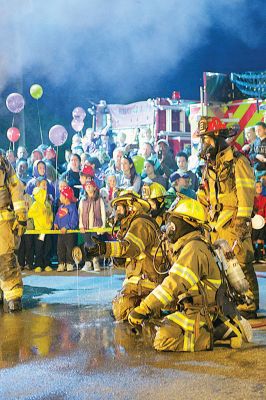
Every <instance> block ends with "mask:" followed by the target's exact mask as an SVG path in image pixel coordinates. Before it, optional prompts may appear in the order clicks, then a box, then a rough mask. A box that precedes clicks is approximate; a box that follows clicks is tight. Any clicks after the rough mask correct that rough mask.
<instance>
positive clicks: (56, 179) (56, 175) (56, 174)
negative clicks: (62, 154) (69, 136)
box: [54, 146, 59, 208]
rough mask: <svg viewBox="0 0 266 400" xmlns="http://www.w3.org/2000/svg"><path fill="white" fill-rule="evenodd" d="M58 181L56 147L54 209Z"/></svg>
mask: <svg viewBox="0 0 266 400" xmlns="http://www.w3.org/2000/svg"><path fill="white" fill-rule="evenodd" d="M57 181H58V146H56V157H55V191H54V197H55V199H54V206H55V208H56V196H57V185H59V182H57Z"/></svg>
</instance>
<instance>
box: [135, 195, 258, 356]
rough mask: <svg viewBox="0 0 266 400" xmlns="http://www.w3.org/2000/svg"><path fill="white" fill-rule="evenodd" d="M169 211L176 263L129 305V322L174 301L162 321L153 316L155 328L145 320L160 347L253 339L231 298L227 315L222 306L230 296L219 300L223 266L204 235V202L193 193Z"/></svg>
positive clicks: (171, 348)
mask: <svg viewBox="0 0 266 400" xmlns="http://www.w3.org/2000/svg"><path fill="white" fill-rule="evenodd" d="M168 215H169V217H168V220H167V224H166V237H167V240H168V241H169V242H170V243H172V248H173V264H172V267H171V269H170V270H169V275H168V276H167V277H166V278H165V279H164V281H163V282H162V283H161V284H160V285H159V286H157V287H156V288H155V289H154V290H153V291H152V292H151V293H150V294H149V295H148V296H147V297H146V298H145V299H144V300H142V302H141V303H140V305H139V306H138V307H136V308H135V309H134V310H133V311H131V313H130V314H129V317H128V320H129V322H130V323H131V324H132V325H142V323H143V322H144V321H145V320H148V319H149V318H150V317H153V316H154V315H158V311H159V310H164V309H165V308H166V307H168V306H169V305H170V304H172V307H173V306H175V308H176V310H178V311H175V312H172V313H171V314H169V315H168V316H166V317H165V318H164V319H163V320H162V322H160V321H156V320H155V329H152V327H153V326H154V325H153V324H146V328H148V327H150V330H151V331H154V332H153V335H151V337H152V340H153V346H154V348H155V349H156V350H160V351H188V352H193V351H200V350H211V349H212V347H213V343H214V342H215V341H216V340H221V339H222V340H224V339H228V340H229V342H230V345H231V347H233V348H239V347H241V345H242V339H243V338H244V339H245V340H246V341H250V340H251V337H252V330H251V327H250V325H249V323H248V321H246V320H244V319H243V318H240V319H239V318H238V316H237V315H238V313H237V311H236V308H235V307H234V305H233V302H231V303H230V309H229V310H228V315H226V313H225V312H223V310H222V307H223V304H224V301H223V300H224V299H225V298H226V297H224V299H222V301H218V298H219V297H221V296H222V297H223V294H224V292H223V291H222V292H220V287H221V288H223V287H225V286H222V285H221V274H220V269H219V267H218V265H217V264H216V261H215V257H214V253H213V252H212V248H211V246H210V243H208V242H207V241H206V240H205V238H204V235H203V228H204V227H206V228H208V225H207V223H206V214H205V210H204V208H203V206H202V205H201V204H200V203H199V202H198V201H196V200H193V199H189V198H181V199H180V198H178V199H177V201H176V202H175V203H173V205H172V207H171V209H170V210H169V212H168ZM239 268H240V267H239ZM240 271H241V269H240ZM241 273H242V271H241ZM219 292H220V293H221V294H220V296H217V294H218V293H219ZM219 303H220V304H221V307H220V306H219Z"/></svg>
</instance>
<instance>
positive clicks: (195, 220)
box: [168, 195, 210, 230]
mask: <svg viewBox="0 0 266 400" xmlns="http://www.w3.org/2000/svg"><path fill="white" fill-rule="evenodd" d="M168 214H170V215H173V216H175V217H178V218H182V219H184V220H185V221H186V222H187V223H188V224H190V225H193V226H198V225H202V226H203V227H204V228H205V229H207V230H210V226H209V225H208V222H207V214H206V212H205V209H204V207H203V205H202V204H201V203H200V202H199V201H197V200H194V199H191V198H190V197H186V196H184V195H178V197H177V199H176V200H175V201H174V202H173V204H172V206H171V207H170V209H169V210H168Z"/></svg>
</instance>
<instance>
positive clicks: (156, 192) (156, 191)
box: [142, 182, 166, 200]
mask: <svg viewBox="0 0 266 400" xmlns="http://www.w3.org/2000/svg"><path fill="white" fill-rule="evenodd" d="M164 196H166V189H165V188H164V186H163V185H161V184H160V183H157V182H153V183H151V184H150V185H149V184H148V183H144V185H143V187H142V198H143V199H145V200H148V199H158V198H160V197H164Z"/></svg>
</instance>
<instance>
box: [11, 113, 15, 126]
mask: <svg viewBox="0 0 266 400" xmlns="http://www.w3.org/2000/svg"><path fill="white" fill-rule="evenodd" d="M14 122H15V115H13V118H12V125H11V126H12V128H13V126H14Z"/></svg>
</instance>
